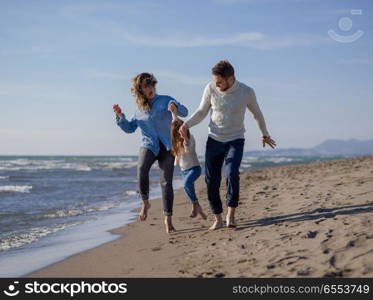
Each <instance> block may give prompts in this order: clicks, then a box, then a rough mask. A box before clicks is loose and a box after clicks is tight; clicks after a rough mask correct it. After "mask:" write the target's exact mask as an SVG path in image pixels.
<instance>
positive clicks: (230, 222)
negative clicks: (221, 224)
mask: <svg viewBox="0 0 373 300" xmlns="http://www.w3.org/2000/svg"><path fill="white" fill-rule="evenodd" d="M226 222H227V227H228V228H236V227H237V224H236V222H235V220H234V217H233V218H229V217H228V216H227V219H226Z"/></svg>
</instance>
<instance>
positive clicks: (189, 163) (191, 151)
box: [171, 113, 207, 219]
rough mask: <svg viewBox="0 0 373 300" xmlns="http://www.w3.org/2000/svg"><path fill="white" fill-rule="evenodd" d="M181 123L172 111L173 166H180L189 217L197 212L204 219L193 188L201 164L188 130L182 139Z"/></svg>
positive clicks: (193, 140) (199, 172)
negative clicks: (189, 210) (186, 137)
mask: <svg viewBox="0 0 373 300" xmlns="http://www.w3.org/2000/svg"><path fill="white" fill-rule="evenodd" d="M183 123H184V122H183V121H182V120H180V119H179V118H178V117H177V116H176V114H175V113H172V125H171V142H172V154H173V155H174V156H175V166H176V165H179V166H180V168H181V175H182V176H183V179H184V190H185V193H186V194H187V197H188V199H189V201H190V202H191V203H192V205H193V206H192V211H191V213H190V217H191V218H195V217H196V216H197V215H198V214H199V215H200V216H201V217H202V218H203V219H206V218H207V217H206V215H205V214H204V213H203V211H202V207H201V206H200V205H199V203H198V198H197V195H196V192H195V188H194V182H195V181H196V180H197V179H198V177H199V176H201V166H200V165H199V161H198V157H197V153H196V142H195V139H194V137H193V135H192V134H190V132H189V130H188V132H187V136H188V139H187V140H184V138H183V137H182V136H181V135H180V134H179V129H180V127H181V125H183Z"/></svg>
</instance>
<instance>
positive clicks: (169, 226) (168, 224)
mask: <svg viewBox="0 0 373 300" xmlns="http://www.w3.org/2000/svg"><path fill="white" fill-rule="evenodd" d="M164 224H165V225H166V232H167V233H171V232H175V231H176V229H175V227H174V225H172V217H171V216H166V217H165V219H164Z"/></svg>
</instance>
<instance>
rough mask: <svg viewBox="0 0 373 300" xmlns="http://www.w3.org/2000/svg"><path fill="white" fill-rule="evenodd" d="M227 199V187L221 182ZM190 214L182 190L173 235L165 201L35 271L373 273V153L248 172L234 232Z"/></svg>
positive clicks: (87, 273) (177, 194) (127, 274)
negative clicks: (106, 239) (109, 235)
mask: <svg viewBox="0 0 373 300" xmlns="http://www.w3.org/2000/svg"><path fill="white" fill-rule="evenodd" d="M222 187H223V188H222V189H221V195H222V198H223V199H224V197H225V188H224V183H222ZM197 189H198V196H199V199H200V203H201V205H202V206H203V208H204V210H205V212H206V213H208V219H207V220H202V219H201V218H196V219H191V218H189V212H190V205H189V204H188V203H187V202H186V198H185V195H184V191H182V190H178V191H176V192H175V203H174V225H175V227H176V229H177V230H178V231H177V232H176V233H173V234H170V235H168V234H166V232H165V230H164V225H163V215H162V205H161V201H160V200H159V199H158V200H153V201H152V202H151V203H152V207H151V210H150V211H149V216H148V219H147V221H145V222H135V223H131V224H129V225H128V226H125V227H122V228H118V229H116V230H114V231H113V233H115V234H118V235H120V236H121V237H120V238H119V239H117V240H115V241H113V242H110V243H107V244H104V245H101V246H99V247H97V248H94V249H91V250H89V251H85V252H82V253H80V254H77V255H74V256H72V257H69V258H68V259H66V260H64V261H62V262H58V263H56V264H53V265H50V266H48V267H47V268H44V269H41V270H39V271H37V272H34V273H31V274H28V275H27V276H28V277H127V278H129V277H373V230H372V229H373V157H372V156H370V157H362V158H351V159H341V160H334V161H324V162H317V163H310V164H302V165H291V166H281V167H274V168H267V169H262V170H252V171H246V172H244V173H241V192H240V205H239V208H238V210H237V217H236V220H237V224H238V227H237V228H236V229H228V228H223V229H220V230H216V231H213V232H209V231H207V229H208V227H209V226H210V225H211V224H212V222H213V216H212V215H211V212H210V210H209V207H208V201H207V196H206V187H205V183H204V179H203V178H202V177H201V178H200V179H199V181H198V184H197Z"/></svg>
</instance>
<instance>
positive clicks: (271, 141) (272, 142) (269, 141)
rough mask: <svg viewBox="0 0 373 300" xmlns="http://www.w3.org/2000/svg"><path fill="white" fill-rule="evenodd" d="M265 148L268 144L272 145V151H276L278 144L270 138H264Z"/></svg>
mask: <svg viewBox="0 0 373 300" xmlns="http://www.w3.org/2000/svg"><path fill="white" fill-rule="evenodd" d="M262 141H263V147H265V146H266V144H268V145H270V146H271V147H272V149H274V148H275V147H276V142H275V141H274V140H272V139H271V137H270V136H263V140H262Z"/></svg>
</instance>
